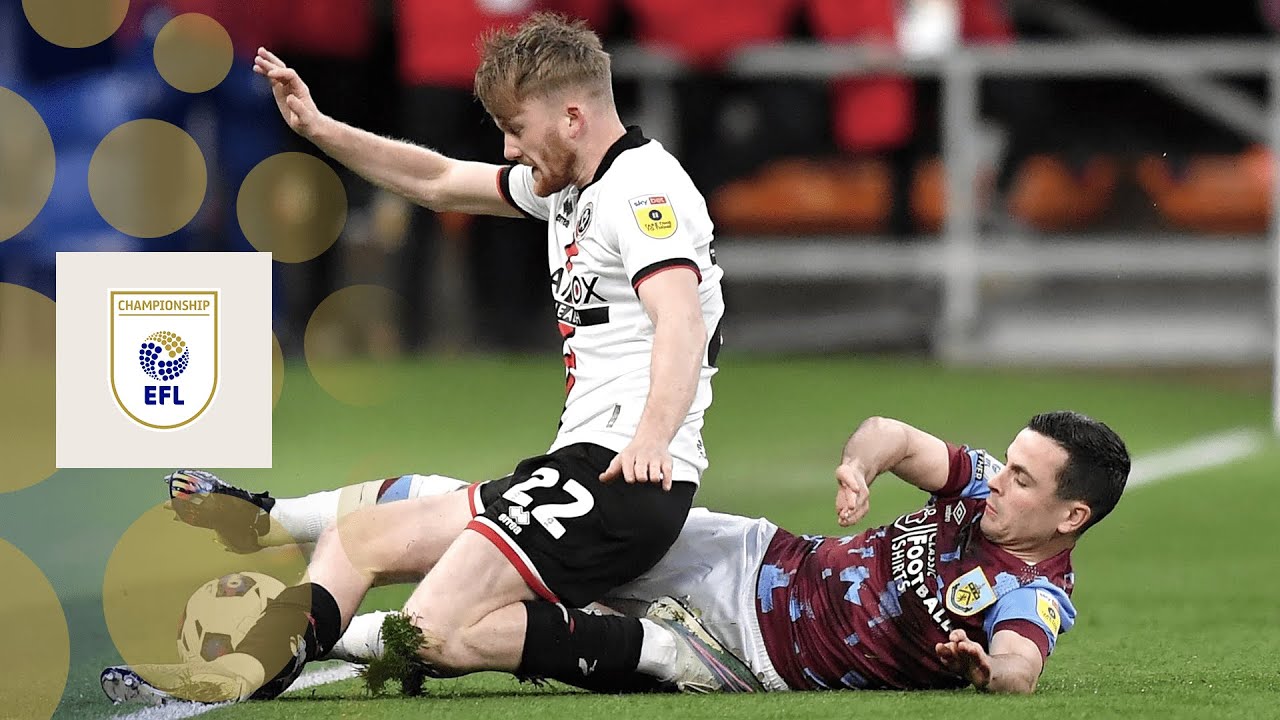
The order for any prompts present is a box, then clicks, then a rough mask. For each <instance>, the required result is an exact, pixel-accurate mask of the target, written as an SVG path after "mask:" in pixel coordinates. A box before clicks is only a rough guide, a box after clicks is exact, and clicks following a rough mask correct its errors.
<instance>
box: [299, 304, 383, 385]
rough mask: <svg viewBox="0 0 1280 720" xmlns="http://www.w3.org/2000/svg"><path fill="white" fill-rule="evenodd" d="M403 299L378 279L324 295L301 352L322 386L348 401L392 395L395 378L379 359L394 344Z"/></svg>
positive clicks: (308, 325) (310, 324) (304, 338)
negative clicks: (378, 282)
mask: <svg viewBox="0 0 1280 720" xmlns="http://www.w3.org/2000/svg"><path fill="white" fill-rule="evenodd" d="M403 312H404V301H403V299H402V298H401V297H400V296H399V295H397V294H395V293H393V292H391V291H390V290H388V289H386V288H384V287H379V286H377V285H352V286H350V287H346V288H343V289H341V290H338V291H337V292H335V293H333V294H332V295H330V296H329V297H327V298H325V299H324V301H323V302H321V303H320V305H319V307H317V308H316V310H315V312H314V313H312V314H311V319H310V320H309V321H308V322H307V331H306V335H305V336H304V337H303V353H304V354H305V355H306V358H307V367H308V368H310V370H311V374H312V376H314V377H315V379H316V382H317V383H318V384H319V385H320V387H321V388H323V389H324V391H325V392H327V393H329V395H331V396H333V398H334V399H335V400H337V401H339V402H342V403H347V404H349V405H362V406H368V405H379V404H381V403H384V402H386V401H387V400H388V399H389V398H390V397H391V391H392V388H393V386H394V380H393V378H392V377H391V374H390V373H388V372H387V368H386V367H385V366H383V365H382V364H380V363H379V362H378V361H379V360H385V359H387V358H389V357H391V356H392V355H394V354H395V353H396V352H397V350H396V348H395V346H394V340H393V338H395V337H396V336H397V330H396V328H397V325H396V323H397V321H398V318H399V317H400V315H401V314H402V313H403Z"/></svg>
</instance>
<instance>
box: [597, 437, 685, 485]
mask: <svg viewBox="0 0 1280 720" xmlns="http://www.w3.org/2000/svg"><path fill="white" fill-rule="evenodd" d="M667 445H668V444H667V443H663V442H658V441H654V440H647V439H644V438H639V437H637V438H635V439H633V440H632V441H631V442H630V444H628V445H627V446H626V447H625V448H623V449H622V452H620V453H618V454H617V455H615V456H614V458H613V462H611V463H609V467H608V468H605V471H604V472H602V473H600V482H610V481H612V480H616V479H618V476H619V475H621V476H622V477H623V478H624V479H625V480H626V481H627V482H629V483H635V482H660V483H662V489H663V490H670V489H671V451H670V450H669V449H668V448H667Z"/></svg>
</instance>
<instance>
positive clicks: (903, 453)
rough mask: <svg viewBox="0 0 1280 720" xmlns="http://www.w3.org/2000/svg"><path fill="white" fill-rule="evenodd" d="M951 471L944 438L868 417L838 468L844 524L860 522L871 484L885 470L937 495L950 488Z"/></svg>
mask: <svg viewBox="0 0 1280 720" xmlns="http://www.w3.org/2000/svg"><path fill="white" fill-rule="evenodd" d="M949 469H950V462H949V460H948V453H947V444H946V443H945V442H943V441H942V440H939V439H938V438H936V437H934V436H933V435H930V434H929V433H927V432H925V431H923V430H920V429H918V428H915V427H912V426H910V425H908V424H906V423H904V422H901V421H899V420H892V419H889V418H884V417H870V418H867V419H866V420H864V421H863V422H862V424H861V425H859V426H858V429H857V430H856V431H854V433H853V435H852V436H850V438H849V441H848V442H846V443H845V446H844V452H843V454H842V455H841V458H840V465H839V467H837V468H836V482H837V484H838V485H839V488H838V490H837V491H836V517H837V519H838V520H839V522H840V524H841V525H844V526H848V525H853V524H854V523H856V522H858V521H859V520H861V519H862V516H863V515H866V513H867V509H868V508H869V507H870V502H869V491H870V487H871V483H872V482H874V481H875V479H876V477H877V476H878V475H880V474H881V473H883V472H892V473H893V474H894V475H897V476H898V477H900V478H902V479H903V480H905V481H906V482H908V483H911V484H912V485H915V486H916V487H918V488H920V489H921V490H925V491H927V492H937V491H939V490H941V489H942V488H943V486H945V485H946V483H947V474H948V471H949Z"/></svg>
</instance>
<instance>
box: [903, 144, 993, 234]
mask: <svg viewBox="0 0 1280 720" xmlns="http://www.w3.org/2000/svg"><path fill="white" fill-rule="evenodd" d="M994 181H995V173H993V172H992V171H991V169H990V168H983V169H982V170H981V171H980V172H979V173H978V182H979V195H978V203H979V210H978V212H979V213H982V212H984V211H985V208H986V207H987V206H988V204H989V203H990V202H991V187H992V184H993V183H994ZM909 202H910V206H909V207H910V210H911V218H912V220H913V221H914V222H915V225H916V227H917V228H918V229H920V230H923V231H925V232H938V231H940V230H941V229H942V223H943V220H944V219H945V218H946V214H947V182H946V173H945V172H944V171H943V165H942V160H941V159H940V158H930V159H928V160H925V161H924V162H922V163H920V165H918V166H917V167H916V171H915V174H914V175H912V177H911V197H910V201H909Z"/></svg>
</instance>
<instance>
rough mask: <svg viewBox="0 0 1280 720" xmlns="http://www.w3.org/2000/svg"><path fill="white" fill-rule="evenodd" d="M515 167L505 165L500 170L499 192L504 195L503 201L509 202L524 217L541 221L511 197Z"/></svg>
mask: <svg viewBox="0 0 1280 720" xmlns="http://www.w3.org/2000/svg"><path fill="white" fill-rule="evenodd" d="M515 167H516V166H515V165H504V166H502V169H500V170H498V192H499V193H501V194H502V199H503V200H506V201H507V204H509V205H510V206H511V207H513V208H515V209H517V210H519V211H520V213H521V214H522V215H524V216H525V217H527V218H529V219H530V220H541V219H542V218H540V217H538V216H537V215H534V214H533V213H531V212H529V211H528V210H525V209H524V208H522V207H520V203H518V202H516V199H515V198H514V197H512V195H511V171H512V170H514V169H515Z"/></svg>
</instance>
